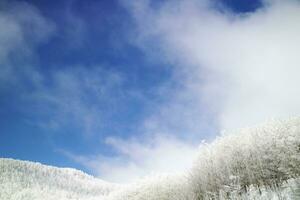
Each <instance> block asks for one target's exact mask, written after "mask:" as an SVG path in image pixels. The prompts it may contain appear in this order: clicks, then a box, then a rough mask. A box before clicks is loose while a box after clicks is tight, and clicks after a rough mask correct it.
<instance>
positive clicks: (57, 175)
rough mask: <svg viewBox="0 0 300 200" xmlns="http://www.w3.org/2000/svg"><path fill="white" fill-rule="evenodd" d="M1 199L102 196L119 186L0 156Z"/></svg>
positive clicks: (86, 176) (70, 172) (83, 174)
mask: <svg viewBox="0 0 300 200" xmlns="http://www.w3.org/2000/svg"><path fill="white" fill-rule="evenodd" d="M0 186H1V187H0V199H1V200H19V199H20V200H21V199H22V200H27V199H28V200H35V199H36V200H37V199H45V200H52V199H53V200H54V199H56V200H57V199H60V200H63V199H89V200H93V199H102V198H103V197H105V196H108V195H109V194H110V193H111V192H113V191H114V190H116V189H118V188H119V187H120V186H118V185H115V184H110V183H107V182H104V181H102V180H100V179H97V178H94V177H92V176H89V175H87V174H85V173H83V172H81V171H78V170H75V169H69V168H57V167H50V166H45V165H42V164H39V163H33V162H28V161H19V160H13V159H5V158H2V159H0Z"/></svg>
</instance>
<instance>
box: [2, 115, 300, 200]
mask: <svg viewBox="0 0 300 200" xmlns="http://www.w3.org/2000/svg"><path fill="white" fill-rule="evenodd" d="M198 153H199V155H198V159H197V160H196V161H195V164H194V166H193V167H192V168H191V170H190V171H189V172H188V173H187V174H179V175H160V176H153V177H148V178H145V179H142V180H140V181H138V182H136V183H134V184H130V185H122V186H121V185H116V184H110V183H107V182H105V181H102V180H100V179H97V178H94V177H92V176H89V175H87V174H85V173H83V172H81V171H78V170H75V169H68V168H57V167H50V166H45V165H41V164H39V163H32V162H27V161H18V160H13V159H4V158H2V159H1V158H0V200H40V199H43V200H54V199H55V200H57V199H58V200H75V199H76V200H96V199H97V200H202V199H203V200H206V199H215V200H216V199H236V200H237V199H244V200H249V199H250V200H252V199H257V200H259V199H260V200H265V199H272V200H282V199H286V200H288V199H290V200H293V199H295V200H297V199H300V118H293V119H289V120H284V121H272V122H269V123H266V124H263V125H261V126H258V127H254V128H247V129H242V130H240V131H237V132H236V133H231V134H226V135H223V136H220V137H218V138H217V139H216V140H215V141H214V142H212V143H210V144H205V143H203V144H201V145H200V148H199V152H198Z"/></svg>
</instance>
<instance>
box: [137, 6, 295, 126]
mask: <svg viewBox="0 0 300 200" xmlns="http://www.w3.org/2000/svg"><path fill="white" fill-rule="evenodd" d="M145 2H146V1H144V4H143V6H140V4H141V3H139V8H141V7H142V8H144V9H136V7H137V6H136V7H135V9H133V13H134V14H135V17H136V18H137V19H138V20H137V24H138V31H139V32H138V34H139V35H140V38H141V41H142V42H143V41H144V42H146V45H147V41H149V40H153V39H156V40H158V41H161V45H160V46H159V47H160V48H163V51H164V52H165V54H166V55H167V56H168V58H171V59H172V62H173V63H175V64H176V68H175V69H174V70H175V71H176V72H177V73H180V74H183V76H182V77H183V79H184V80H179V81H183V84H184V85H185V86H186V90H185V91H183V92H185V93H187V94H189V95H192V96H194V97H197V96H200V99H205V100H206V103H207V106H209V107H217V108H218V112H219V114H218V115H217V117H218V118H219V119H218V120H219V123H220V125H221V128H225V129H227V128H237V127H242V126H247V125H252V124H255V123H258V122H260V121H264V120H266V119H268V118H272V117H275V118H280V117H287V116H290V115H297V114H299V112H300V110H299V103H298V102H299V100H300V99H299V98H300V92H299V90H298V89H297V85H299V82H300V81H299V79H298V74H299V72H300V71H299V70H300V68H299V65H300V60H299V56H298V52H299V50H300V47H299V45H298V44H299V42H300V41H299V37H298V35H299V33H300V25H299V23H298V21H299V20H300V15H299V11H300V4H299V2H298V1H293V0H289V1H269V4H267V5H266V6H265V7H263V8H261V9H259V10H257V11H256V12H253V13H248V14H245V15H237V14H233V13H229V12H225V13H220V12H218V11H216V10H214V9H213V8H211V6H210V5H209V4H208V3H205V1H202V2H201V3H199V1H193V0H188V1H183V2H176V3H173V2H167V3H166V4H164V6H162V7H161V8H160V9H158V10H153V9H151V8H150V7H149V5H147V3H145ZM137 10H138V11H139V12H137ZM140 16H144V18H147V17H148V20H147V21H143V19H144V18H140ZM148 21H150V22H151V23H147V22H148ZM145 23H146V24H145ZM192 86H195V87H192ZM207 88H209V89H207ZM178 92H182V91H178ZM199 106H201V107H202V106H203V105H202V104H201V103H197V102H195V103H194V107H195V108H198V107H199Z"/></svg>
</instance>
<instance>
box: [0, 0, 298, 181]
mask: <svg viewBox="0 0 300 200" xmlns="http://www.w3.org/2000/svg"><path fill="white" fill-rule="evenodd" d="M297 6H298V3H297V2H296V1H293V0H289V1H287V2H286V3H283V2H282V1H266V2H264V3H263V2H261V1H253V0H251V1H250V0H249V1H248V0H247V1H246V0H223V1H221V0H214V1H210V3H207V1H199V2H197V1H194V0H187V1H184V2H181V3H178V4H176V3H174V2H173V3H172V2H171V1H146V0H145V1H140V2H135V3H129V2H126V1H122V0H120V1H117V0H113V1H96V0H88V1H76V0H66V1H46V0H44V1H39V0H31V1H29V0H28V1H3V3H0V44H1V46H2V47H0V66H1V68H0V70H1V74H2V75H1V76H0V107H1V109H0V156H1V157H11V158H16V159H22V160H32V161H38V162H42V163H45V164H50V165H55V166H64V167H75V168H78V169H82V170H84V171H86V172H89V173H91V174H93V175H96V176H100V177H101V178H104V179H106V180H111V181H120V182H122V181H128V180H131V179H133V178H135V177H136V176H137V177H139V176H143V175H145V174H148V173H151V172H156V171H158V172H160V171H168V170H169V169H172V170H173V168H174V170H175V171H176V170H177V168H176V167H174V166H171V165H174V163H173V162H174V161H176V160H178V159H182V165H180V164H179V166H178V169H184V168H186V166H187V165H189V164H190V160H192V157H193V156H190V157H191V158H190V157H189V158H186V157H185V156H184V154H187V153H191V152H194V149H195V148H196V147H197V145H198V144H199V143H200V141H201V140H208V141H210V140H212V139H213V138H215V136H216V135H217V134H218V133H219V131H220V130H223V129H231V128H239V127H242V126H248V125H252V124H255V123H259V122H261V121H263V120H266V119H269V118H271V117H287V116H292V115H297V114H298V110H297V109H294V108H296V107H297V106H298V103H297V102H298V101H297V99H298V97H299V95H298V92H297V91H295V90H293V89H290V90H286V95H290V96H291V97H295V98H294V99H295V100H294V101H293V102H291V100H289V99H288V98H284V95H280V94H282V91H283V89H282V88H280V87H281V86H284V87H285V86H286V87H289V86H290V84H294V82H292V81H290V80H289V81H285V82H281V81H284V80H285V79H284V78H283V79H282V76H283V77H289V78H287V79H291V80H295V81H296V80H297V77H293V76H292V77H291V76H290V75H291V74H295V71H297V68H295V67H294V66H297V63H298V60H297V57H296V56H295V57H294V56H293V55H294V54H289V55H283V54H278V55H279V56H277V53H278V52H276V49H277V48H278V47H280V48H283V49H284V48H288V50H290V51H291V52H297V51H296V50H297V49H296V47H293V45H290V44H293V42H291V41H290V40H289V39H287V38H288V37H289V36H291V38H292V39H293V36H294V35H293V34H290V33H294V32H297V31H298V30H299V29H298V26H297V25H294V24H291V25H289V26H288V27H286V29H287V32H285V31H283V33H282V35H276V34H275V35H273V33H274V32H276V31H277V28H279V29H278V30H282V29H280V27H282V26H283V25H284V24H286V21H290V19H295V18H297V17H298V15H297V14H295V13H296V11H297V10H296V11H295V10H293V9H297V8H298V7H297ZM281 8H282V14H279V12H277V11H278V10H281ZM290 11H294V12H290ZM289 13H291V14H289ZM281 15H282V16H283V18H284V19H283V20H281V21H278V22H277V23H278V24H276V23H275V22H274V21H273V20H272V17H274V19H276V17H277V18H278V19H280V18H281V17H282V16H281ZM285 20H286V21H285ZM198 28H199V29H198ZM294 29H295V30H294ZM289 30H290V31H289ZM280 34H281V32H280ZM265 35H270V37H267V38H268V39H266V37H265ZM244 36H245V37H244ZM273 36H274V37H273ZM249 38H251V39H250V40H249ZM268 40H269V41H270V43H269V42H268ZM249 41H250V42H249ZM289 45H290V46H289ZM257 49H261V50H260V52H258V53H255V51H256V50H257ZM272 49H275V50H274V52H273V51H272ZM253 55H257V56H253ZM259 55H262V56H259ZM274 56H275V57H276V58H278V63H281V64H284V63H289V65H290V66H291V67H290V68H287V69H281V68H280V67H278V68H276V67H275V69H278V70H274V72H273V71H271V72H270V68H269V67H265V66H271V65H272V67H273V64H270V63H272V62H271V61H272V59H273V58H274ZM279 58H280V59H279ZM269 61H270V62H269ZM253 66H254V67H253ZM272 69H273V68H272ZM249 70H250V71H249ZM282 71H284V73H282ZM252 72H253V74H252ZM249 74H250V75H249ZM257 74H263V76H264V78H263V79H260V75H257ZM284 74H286V76H285V75H284ZM293 78H294V79H293ZM269 83H274V84H273V85H275V86H277V85H279V86H280V87H276V88H278V90H277V89H275V90H274V89H272V87H271V86H270V85H269ZM296 83H297V82H296ZM257 88H259V89H257ZM289 88H291V87H289ZM259 91H261V92H259ZM262 93H263V94H264V95H262ZM279 96H281V97H280V98H278V102H277V101H274V102H273V101H272V103H270V104H268V105H269V106H265V105H266V104H265V102H269V100H270V99H274V98H276V97H279ZM286 105H288V106H286ZM253 107H254V108H257V109H260V110H261V112H259V114H258V113H256V112H253V111H254V110H255V109H253ZM274 107H276V109H273V108H274ZM283 108H284V109H283ZM177 151H178V152H177ZM133 152H134V153H133ZM161 152H164V153H161ZM172 152H173V153H172ZM176 153H178V154H176ZM175 154H176V155H175ZM191 154H193V153H191ZM160 155H161V157H160ZM174 155H175V156H174ZM145 157H147V158H146V159H145ZM147 159H148V160H147ZM151 159H152V160H153V159H154V160H155V162H154V164H150V163H151ZM156 159H157V160H156ZM168 159H169V160H168ZM168 162H169V163H168ZM157 166H158V167H157ZM156 167H157V169H156ZM172 170H171V171H172ZM112 174H114V175H112ZM124 174H125V175H124Z"/></svg>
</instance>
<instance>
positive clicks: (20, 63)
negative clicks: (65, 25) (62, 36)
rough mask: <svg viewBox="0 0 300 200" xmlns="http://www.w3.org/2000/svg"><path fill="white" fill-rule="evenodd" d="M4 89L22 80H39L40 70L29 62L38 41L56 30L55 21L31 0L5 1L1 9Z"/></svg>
mask: <svg viewBox="0 0 300 200" xmlns="http://www.w3.org/2000/svg"><path fill="white" fill-rule="evenodd" d="M0 29H1V31H0V44H1V45H0V64H1V67H0V71H1V73H0V89H3V88H4V89H5V88H9V87H10V86H11V85H14V87H16V86H21V85H22V83H21V81H22V80H23V79H27V80H29V81H31V82H35V81H38V80H39V73H38V72H37V71H36V70H35V69H34V68H33V67H32V66H31V65H30V64H29V60H30V61H31V60H32V59H33V57H34V55H35V53H34V51H35V48H36V46H37V45H39V44H40V43H42V42H45V41H47V40H48V39H49V37H50V36H51V35H52V34H53V33H54V31H55V25H54V24H53V23H52V22H51V21H49V20H47V19H45V18H44V17H43V16H42V15H41V13H40V12H39V11H38V10H37V9H36V8H35V7H33V6H31V5H30V4H27V3H16V2H12V3H8V2H7V1H4V2H2V9H1V10H0Z"/></svg>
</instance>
